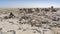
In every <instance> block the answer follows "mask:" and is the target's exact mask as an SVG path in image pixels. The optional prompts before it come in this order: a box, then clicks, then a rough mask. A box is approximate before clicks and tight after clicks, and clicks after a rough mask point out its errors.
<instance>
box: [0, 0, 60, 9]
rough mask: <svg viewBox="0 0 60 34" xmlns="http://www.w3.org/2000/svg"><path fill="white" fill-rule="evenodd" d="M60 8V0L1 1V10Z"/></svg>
mask: <svg viewBox="0 0 60 34" xmlns="http://www.w3.org/2000/svg"><path fill="white" fill-rule="evenodd" d="M50 6H54V7H60V0H0V8H32V7H33V8H34V7H50Z"/></svg>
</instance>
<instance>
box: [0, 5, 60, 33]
mask: <svg viewBox="0 0 60 34" xmlns="http://www.w3.org/2000/svg"><path fill="white" fill-rule="evenodd" d="M12 12H13V11H11V12H10V13H9V14H8V15H7V16H4V18H2V17H1V19H4V22H3V21H1V20H0V21H1V22H2V24H3V25H4V26H8V25H12V24H13V25H16V24H17V27H19V28H17V29H18V30H19V32H21V31H22V32H27V30H28V31H31V32H32V31H33V30H34V31H33V33H37V32H38V33H39V34H41V31H40V30H41V29H39V28H42V29H49V30H51V28H53V27H55V28H60V12H59V11H57V10H56V8H53V6H52V7H51V8H24V9H19V11H18V12H14V13H17V15H18V16H17V17H18V18H17V17H16V15H15V14H14V13H12ZM3 15H4V14H3ZM5 22H6V24H7V23H8V22H9V23H8V24H7V25H6V24H5ZM10 23H11V24H10ZM26 24H27V25H26ZM22 27H23V28H22ZM11 28H12V27H11ZM15 28H16V27H15ZM32 28H34V29H32ZM35 28H37V29H35ZM13 29H14V28H13ZM17 29H16V30H17ZM31 29H32V30H31ZM38 29H39V30H38ZM43 31H44V32H45V31H46V30H43ZM9 32H10V33H11V32H12V33H13V34H15V33H16V32H15V31H14V30H10V31H7V33H9ZM44 32H43V34H44Z"/></svg>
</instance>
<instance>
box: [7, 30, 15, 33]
mask: <svg viewBox="0 0 60 34" xmlns="http://www.w3.org/2000/svg"><path fill="white" fill-rule="evenodd" d="M8 32H11V34H16V32H15V31H14V30H10V31H7V33H8Z"/></svg>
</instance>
